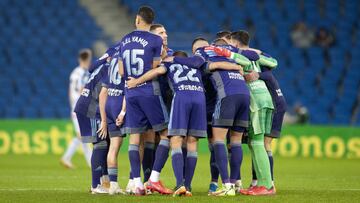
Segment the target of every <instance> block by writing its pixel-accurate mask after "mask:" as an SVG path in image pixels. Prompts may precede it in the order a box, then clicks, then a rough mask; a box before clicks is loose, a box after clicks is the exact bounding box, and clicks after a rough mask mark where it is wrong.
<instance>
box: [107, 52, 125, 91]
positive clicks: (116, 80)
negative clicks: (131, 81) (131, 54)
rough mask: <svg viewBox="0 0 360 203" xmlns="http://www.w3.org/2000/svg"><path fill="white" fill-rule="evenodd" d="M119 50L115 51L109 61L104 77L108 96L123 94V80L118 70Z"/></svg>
mask: <svg viewBox="0 0 360 203" xmlns="http://www.w3.org/2000/svg"><path fill="white" fill-rule="evenodd" d="M119 54H120V50H119V51H117V52H115V53H114V55H113V56H112V57H111V61H110V62H109V68H108V74H107V75H106V76H105V77H104V80H103V83H104V86H106V87H107V89H108V96H110V97H118V96H120V95H123V94H124V84H125V80H124V79H123V78H122V77H121V75H120V74H119V71H118V60H119Z"/></svg>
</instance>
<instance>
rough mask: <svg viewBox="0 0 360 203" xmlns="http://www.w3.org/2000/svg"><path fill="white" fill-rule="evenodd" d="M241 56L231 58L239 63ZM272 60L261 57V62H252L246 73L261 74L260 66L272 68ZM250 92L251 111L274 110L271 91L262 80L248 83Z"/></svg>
mask: <svg viewBox="0 0 360 203" xmlns="http://www.w3.org/2000/svg"><path fill="white" fill-rule="evenodd" d="M240 56H241V55H240V54H238V53H234V52H233V53H232V54H231V58H232V59H234V60H235V62H238V59H239V58H240ZM272 63H274V61H272V59H270V58H268V57H265V56H260V58H259V60H257V61H251V64H250V65H247V66H244V73H245V74H248V73H249V72H250V71H256V72H261V68H260V65H265V64H266V65H267V66H272ZM247 85H248V87H249V90H250V111H251V112H255V111H258V110H260V109H263V108H270V109H274V105H273V102H272V97H271V94H270V92H269V90H268V89H267V87H266V84H265V82H264V81H262V80H255V81H252V82H249V83H247Z"/></svg>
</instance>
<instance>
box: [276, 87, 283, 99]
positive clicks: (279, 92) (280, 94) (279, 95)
mask: <svg viewBox="0 0 360 203" xmlns="http://www.w3.org/2000/svg"><path fill="white" fill-rule="evenodd" d="M276 94H277V95H278V97H282V96H283V93H282V92H281V89H277V90H276Z"/></svg>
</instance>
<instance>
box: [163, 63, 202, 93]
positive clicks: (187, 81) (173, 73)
mask: <svg viewBox="0 0 360 203" xmlns="http://www.w3.org/2000/svg"><path fill="white" fill-rule="evenodd" d="M204 63H205V60H204V59H203V58H202V57H199V56H193V57H189V58H186V57H175V58H174V62H172V63H170V62H164V63H163V65H164V67H165V68H166V70H167V76H168V79H169V81H170V86H171V88H172V89H173V91H174V92H179V91H181V92H183V91H184V92H185V91H191V92H202V93H203V92H204V86H203V84H202V75H201V71H200V70H198V69H199V68H200V67H201V66H202V65H203V64H204Z"/></svg>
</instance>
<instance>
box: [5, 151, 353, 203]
mask: <svg viewBox="0 0 360 203" xmlns="http://www.w3.org/2000/svg"><path fill="white" fill-rule="evenodd" d="M208 160H209V156H208V155H207V154H200V156H199V160H198V165H197V168H196V172H195V177H194V180H193V197H190V198H186V197H177V198H173V197H171V196H160V195H158V194H156V195H151V196H146V197H135V196H120V195H117V196H109V195H91V194H89V192H88V190H89V187H90V170H89V169H88V168H87V166H86V165H85V161H84V159H83V157H82V156H80V155H76V156H75V157H74V160H73V162H74V164H76V166H77V169H75V170H68V169H64V168H63V167H62V166H60V164H59V157H58V156H54V155H45V156H30V155H29V156H26V155H1V156H0V202H87V203H88V202H147V203H150V202H157V203H159V202H168V203H169V202H196V203H201V202H216V203H221V202H354V203H355V202H360V161H359V160H355V159H353V160H345V159H339V160H335V159H304V158H295V159H294V158H291V159H285V158H277V157H275V178H276V186H277V191H278V193H277V194H276V195H275V196H267V197H249V196H240V195H237V196H236V197H221V198H219V197H208V196H207V189H208V184H209V181H210V174H209V167H208ZM119 162H120V163H119V182H120V185H121V187H123V188H124V187H125V186H126V183H127V177H128V171H129V163H128V162H129V161H128V158H127V156H126V154H124V153H121V155H120V156H119ZM250 174H251V173H250V158H249V156H248V155H246V156H245V157H244V161H243V165H242V177H243V184H244V185H245V186H248V185H249V183H250V178H251V176H250ZM161 178H162V180H163V181H164V182H165V184H166V185H167V186H168V187H171V188H172V187H173V186H174V184H175V178H174V176H173V172H172V168H171V158H170V159H169V161H168V162H167V165H166V166H165V168H164V170H163V173H162V174H161Z"/></svg>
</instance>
